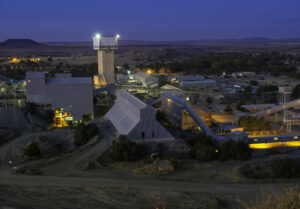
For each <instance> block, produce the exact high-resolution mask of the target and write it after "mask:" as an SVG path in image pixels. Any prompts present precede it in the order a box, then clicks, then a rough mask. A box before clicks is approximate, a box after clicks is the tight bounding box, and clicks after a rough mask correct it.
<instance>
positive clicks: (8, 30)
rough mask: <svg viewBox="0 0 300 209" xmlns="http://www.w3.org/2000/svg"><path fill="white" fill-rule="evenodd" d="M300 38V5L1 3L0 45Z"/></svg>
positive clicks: (257, 0) (215, 0)
mask: <svg viewBox="0 0 300 209" xmlns="http://www.w3.org/2000/svg"><path fill="white" fill-rule="evenodd" d="M96 32H99V33H101V34H116V33H120V34H121V38H122V39H123V40H196V39H223V38H226V39H228V38H248V37H268V38H275V39H281V38H299V37H300V0H47V1H46V0H0V41H4V40H6V39H8V38H30V39H34V40H37V41H91V37H92V35H93V34H94V33H96Z"/></svg>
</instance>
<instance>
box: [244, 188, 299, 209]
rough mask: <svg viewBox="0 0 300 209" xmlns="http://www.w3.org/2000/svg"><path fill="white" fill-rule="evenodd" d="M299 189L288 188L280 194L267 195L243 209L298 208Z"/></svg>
mask: <svg viewBox="0 0 300 209" xmlns="http://www.w3.org/2000/svg"><path fill="white" fill-rule="evenodd" d="M299 208H300V190H299V189H288V190H286V191H285V193H284V194H281V195H267V196H266V197H265V198H264V199H263V200H261V201H260V202H257V203H254V204H251V205H250V206H246V207H245V209H299Z"/></svg>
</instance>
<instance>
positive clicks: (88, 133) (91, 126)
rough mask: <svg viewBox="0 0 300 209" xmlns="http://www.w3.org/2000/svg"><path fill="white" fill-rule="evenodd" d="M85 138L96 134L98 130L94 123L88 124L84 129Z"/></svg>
mask: <svg viewBox="0 0 300 209" xmlns="http://www.w3.org/2000/svg"><path fill="white" fill-rule="evenodd" d="M85 131H86V136H87V138H88V139H90V138H92V137H94V136H96V135H97V134H98V131H99V128H98V126H97V125H96V124H95V123H90V124H88V125H87V126H86V127H85Z"/></svg>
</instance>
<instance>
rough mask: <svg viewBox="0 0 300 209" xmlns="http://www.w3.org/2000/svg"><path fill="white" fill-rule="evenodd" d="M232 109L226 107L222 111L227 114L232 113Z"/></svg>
mask: <svg viewBox="0 0 300 209" xmlns="http://www.w3.org/2000/svg"><path fill="white" fill-rule="evenodd" d="M232 111H233V110H232V108H231V107H230V105H227V106H226V107H225V109H224V112H227V113H232Z"/></svg>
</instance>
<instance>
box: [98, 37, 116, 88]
mask: <svg viewBox="0 0 300 209" xmlns="http://www.w3.org/2000/svg"><path fill="white" fill-rule="evenodd" d="M119 38H120V36H119V35H116V36H101V35H100V34H96V35H95V36H94V37H93V46H94V50H97V51H98V77H95V78H94V82H95V83H96V84H100V85H107V84H109V83H114V82H115V53H114V51H115V50H116V49H118V39H119Z"/></svg>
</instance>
